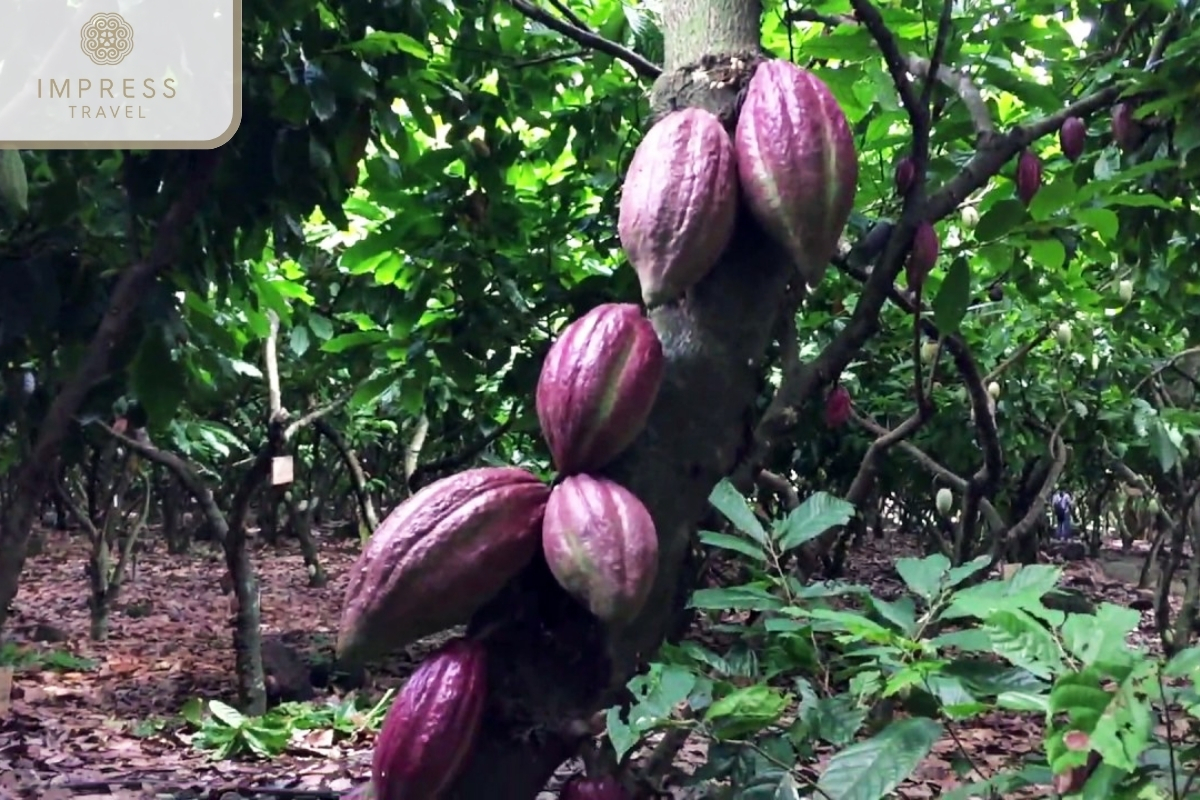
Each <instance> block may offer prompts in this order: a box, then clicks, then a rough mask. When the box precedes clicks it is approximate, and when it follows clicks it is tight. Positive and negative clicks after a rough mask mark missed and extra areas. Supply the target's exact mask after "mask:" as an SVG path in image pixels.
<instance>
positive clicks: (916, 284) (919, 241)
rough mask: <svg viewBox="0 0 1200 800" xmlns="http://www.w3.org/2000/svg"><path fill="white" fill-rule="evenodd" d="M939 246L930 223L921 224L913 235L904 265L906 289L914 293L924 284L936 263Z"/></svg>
mask: <svg viewBox="0 0 1200 800" xmlns="http://www.w3.org/2000/svg"><path fill="white" fill-rule="evenodd" d="M940 251H941V244H940V243H939V242H938V235H937V231H936V230H935V229H934V227H933V223H931V222H922V223H921V224H920V225H918V226H917V232H916V233H915V234H913V244H912V250H911V251H910V252H909V254H908V262H907V263H906V264H905V265H904V274H905V275H906V276H907V277H908V288H910V289H912V290H913V291H914V292H915V291H917V289H919V288H920V287H921V286H922V285H924V283H925V278H926V277H928V275H929V273H930V271H931V270H932V269H933V265H934V264H936V263H937V259H938V253H939V252H940Z"/></svg>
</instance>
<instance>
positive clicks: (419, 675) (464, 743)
mask: <svg viewBox="0 0 1200 800" xmlns="http://www.w3.org/2000/svg"><path fill="white" fill-rule="evenodd" d="M486 696H487V653H486V651H485V649H484V647H483V645H482V644H479V643H478V642H473V641H471V640H469V639H455V640H453V641H451V642H449V643H448V644H446V645H445V646H443V647H442V648H441V649H440V650H438V651H437V652H435V653H433V654H431V655H430V656H429V657H428V658H427V659H426V660H425V661H424V662H422V663H421V666H419V667H417V669H416V671H415V672H413V674H412V675H411V676H410V677H409V679H408V681H407V682H406V683H405V684H404V688H403V689H402V690H401V691H400V693H399V694H398V695H396V700H395V702H393V703H392V707H391V709H390V710H389V711H388V713H387V716H386V717H385V718H384V720H383V727H382V728H381V729H380V731H379V738H378V739H377V740H376V741H375V752H374V754H373V756H372V759H371V781H372V783H373V784H374V786H375V797H376V800H438V798H440V797H441V796H442V795H443V793H444V792H445V791H446V789H447V788H449V786H450V784H452V783H453V782H454V781H455V779H457V778H458V776H459V773H460V772H461V771H462V768H463V766H464V765H465V764H466V762H467V758H468V757H469V756H470V755H471V749H472V748H473V747H474V745H475V740H476V738H477V736H478V735H479V723H480V720H482V719H483V708H484V700H485V699H486Z"/></svg>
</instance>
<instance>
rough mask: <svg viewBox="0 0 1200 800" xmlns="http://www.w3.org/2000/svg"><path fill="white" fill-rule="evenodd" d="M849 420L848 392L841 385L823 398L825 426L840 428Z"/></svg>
mask: <svg viewBox="0 0 1200 800" xmlns="http://www.w3.org/2000/svg"><path fill="white" fill-rule="evenodd" d="M848 419H850V391H849V390H848V389H847V388H846V387H845V386H842V385H840V384H839V385H837V386H835V387H833V390H832V391H831V392H830V393H829V396H828V397H826V398H825V424H826V425H828V426H829V427H831V428H840V427H842V426H843V425H845V424H846V420H848Z"/></svg>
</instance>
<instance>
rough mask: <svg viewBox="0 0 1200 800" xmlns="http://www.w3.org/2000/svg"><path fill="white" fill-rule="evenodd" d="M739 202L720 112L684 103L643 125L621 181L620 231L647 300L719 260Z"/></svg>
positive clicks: (664, 298) (694, 278) (692, 279)
mask: <svg viewBox="0 0 1200 800" xmlns="http://www.w3.org/2000/svg"><path fill="white" fill-rule="evenodd" d="M737 205H738V183H737V174H736V170H735V167H734V154H733V141H732V140H731V139H730V138H729V133H728V132H727V131H726V130H725V128H724V126H722V125H721V121H720V120H719V119H717V118H716V116H715V115H713V114H711V113H709V112H708V111H705V110H704V109H701V108H685V109H682V110H680V111H673V112H671V113H670V114H667V115H666V116H665V117H663V118H662V119H661V120H659V121H658V122H657V123H655V124H654V125H653V126H652V127H651V128H650V130H649V131H647V132H646V136H645V137H644V138H643V139H642V141H641V144H639V145H638V147H637V150H635V151H634V153H633V159H632V160H631V161H630V163H629V172H628V173H627V174H626V175H625V183H624V186H623V187H622V189H621V203H620V207H619V209H618V212H617V235H618V236H619V237H620V239H621V247H622V248H624V250H625V255H626V256H627V257H628V258H629V263H630V264H632V265H633V268H634V269H635V270H636V271H637V274H638V281H639V282H640V284H641V287H642V300H643V301H645V303H646V305H647V306H656V305H660V304H662V303H666V302H669V301H671V300H674V299H676V298H678V297H679V296H680V295H682V294H683V293H684V292H686V291H687V290H688V289H690V288H691V287H692V286H695V285H696V284H697V283H699V282H700V279H701V278H703V277H704V276H705V275H707V274H708V273H709V271H710V270H712V268H713V267H714V266H716V264H717V261H718V260H719V259H720V257H721V254H722V253H723V252H724V251H725V247H726V246H727V245H728V244H729V240H730V238H731V237H732V236H733V226H734V222H735V221H736V219H737Z"/></svg>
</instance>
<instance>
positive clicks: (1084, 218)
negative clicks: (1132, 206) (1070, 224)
mask: <svg viewBox="0 0 1200 800" xmlns="http://www.w3.org/2000/svg"><path fill="white" fill-rule="evenodd" d="M1071 214H1072V215H1073V216H1074V217H1075V220H1076V222H1078V223H1079V224H1080V225H1083V226H1085V227H1088V228H1091V229H1092V230H1094V231H1095V232H1096V234H1097V235H1098V236H1099V237H1100V239H1101V240H1102V241H1104V242H1105V243H1109V242H1112V241H1114V240H1115V239H1116V238H1117V229H1118V228H1119V227H1120V225H1121V222H1120V220H1119V219H1118V218H1117V215H1116V212H1114V211H1110V210H1109V209H1107V208H1077V209H1075V210H1074V211H1072V212H1071Z"/></svg>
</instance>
